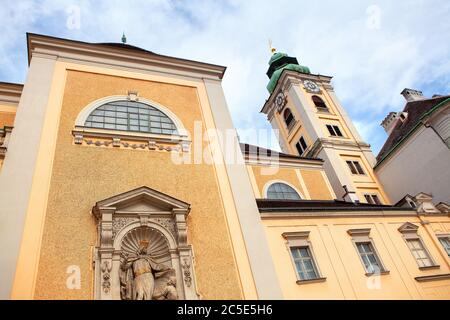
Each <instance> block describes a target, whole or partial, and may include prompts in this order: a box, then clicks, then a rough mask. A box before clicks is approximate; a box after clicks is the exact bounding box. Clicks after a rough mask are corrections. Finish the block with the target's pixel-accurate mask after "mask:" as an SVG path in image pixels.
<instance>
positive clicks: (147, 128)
mask: <svg viewBox="0 0 450 320" xmlns="http://www.w3.org/2000/svg"><path fill="white" fill-rule="evenodd" d="M84 126H86V127H91V128H101V129H112V130H122V131H135V132H145V133H155V134H169V135H172V134H178V131H177V127H176V126H175V124H174V122H173V121H172V120H171V119H170V118H169V117H168V116H167V115H166V114H165V113H163V112H161V111H159V110H158V109H157V108H155V107H152V106H151V105H148V104H145V103H142V102H137V101H128V100H118V101H113V102H108V103H105V104H103V105H101V106H100V107H98V108H96V109H95V110H94V111H92V112H91V114H90V115H89V117H88V118H87V119H86V122H85V123H84Z"/></svg>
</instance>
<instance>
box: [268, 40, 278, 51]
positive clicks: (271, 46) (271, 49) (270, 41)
mask: <svg viewBox="0 0 450 320" xmlns="http://www.w3.org/2000/svg"><path fill="white" fill-rule="evenodd" d="M269 49H270V52H271V53H272V54H274V53H275V52H277V49H275V48H274V47H273V45H272V40H271V39H269Z"/></svg>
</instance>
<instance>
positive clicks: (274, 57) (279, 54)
mask: <svg viewBox="0 0 450 320" xmlns="http://www.w3.org/2000/svg"><path fill="white" fill-rule="evenodd" d="M287 56H288V55H287V54H286V53H282V52H275V53H274V54H273V55H272V57H270V60H269V66H270V65H271V64H272V63H274V62H275V61H277V60H279V59H281V58H283V57H287Z"/></svg>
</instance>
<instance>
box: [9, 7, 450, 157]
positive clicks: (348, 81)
mask: <svg viewBox="0 0 450 320" xmlns="http://www.w3.org/2000/svg"><path fill="white" fill-rule="evenodd" d="M0 2H1V6H0V21H2V36H1V37H0V81H5V82H17V83H23V82H24V81H25V79H26V73H27V47H26V32H33V33H40V34H45V35H51V36H56V37H62V38H68V39H73V40H81V41H87V42H120V40H121V37H122V33H123V32H125V34H126V37H127V41H128V44H131V45H135V46H138V47H141V48H144V49H147V50H150V51H153V52H155V53H159V54H164V55H169V56H175V57H180V58H185V59H192V60H197V61H203V62H209V63H214V64H219V65H223V66H227V72H226V74H225V77H224V80H223V88H224V91H225V95H226V99H227V102H228V107H229V109H230V112H231V115H232V118H233V122H234V125H235V127H236V128H237V130H238V133H239V135H240V139H241V141H243V142H250V143H255V144H259V145H262V146H266V147H271V148H275V149H278V146H277V145H274V144H273V140H274V139H273V136H272V140H270V141H268V140H267V139H263V140H259V141H256V140H255V138H254V137H251V136H247V135H246V134H245V133H246V132H247V131H248V129H266V130H269V129H270V125H269V124H268V122H267V119H266V117H265V115H263V114H261V113H259V111H260V110H261V107H262V106H263V104H264V102H265V101H266V99H267V98H268V96H269V94H268V92H267V90H266V85H267V82H268V78H267V76H266V74H265V73H266V71H267V68H268V65H267V62H268V60H269V59H270V55H271V54H270V51H269V45H268V40H269V39H271V40H272V43H273V45H274V47H275V48H277V50H278V51H280V52H286V53H288V54H289V55H291V56H295V57H297V59H298V60H299V62H300V64H302V65H306V66H308V67H309V68H310V69H311V72H312V73H314V74H323V75H328V76H333V86H334V88H335V92H336V94H337V96H338V98H339V100H340V101H341V103H342V105H343V106H344V108H345V109H346V110H347V113H348V114H349V115H350V117H351V119H352V120H353V121H354V124H355V125H356V127H357V129H358V130H359V132H360V134H361V135H362V137H363V138H364V139H365V141H366V142H368V143H370V144H371V145H372V150H373V151H374V153H375V155H376V154H377V153H378V151H379V150H380V148H381V146H382V145H383V143H384V141H385V139H386V134H385V132H384V130H383V128H382V127H381V126H380V123H381V121H382V120H383V119H384V117H385V116H386V115H387V114H388V112H390V111H401V110H402V109H403V107H404V104H405V101H404V99H403V97H402V96H401V95H400V92H401V91H402V90H403V89H404V88H406V87H408V88H414V89H419V90H421V91H423V93H424V95H425V96H427V97H431V96H432V95H433V94H449V92H450V59H449V57H450V19H449V18H448V17H449V16H450V1H448V0H409V1H407V0H404V1H391V0H386V1H376V0H374V1H364V0H340V1H339V0H333V1H326V0H315V1H303V0H302V1H300V0H296V1H294V0H290V1H287V0H277V1H263V0H242V1H238V0H223V1H212V0H185V1H182V0H145V1H137V0H128V1H118V0H108V1H100V0H96V1H87V0H86V1H76V0H72V1H64V0H41V1H39V0H15V1H9V0H0Z"/></svg>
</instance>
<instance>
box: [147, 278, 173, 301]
mask: <svg viewBox="0 0 450 320" xmlns="http://www.w3.org/2000/svg"><path fill="white" fill-rule="evenodd" d="M153 299H154V300H178V292H177V278H175V277H169V279H168V281H167V283H166V286H165V287H162V290H155V293H154V294H153Z"/></svg>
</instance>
